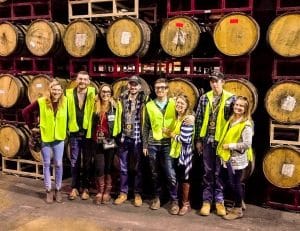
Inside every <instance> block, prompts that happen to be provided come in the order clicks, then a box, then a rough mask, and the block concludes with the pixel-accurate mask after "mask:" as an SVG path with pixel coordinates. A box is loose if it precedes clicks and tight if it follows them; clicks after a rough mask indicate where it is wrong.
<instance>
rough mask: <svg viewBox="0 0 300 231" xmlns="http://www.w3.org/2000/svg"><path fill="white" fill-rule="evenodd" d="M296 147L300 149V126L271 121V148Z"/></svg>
mask: <svg viewBox="0 0 300 231" xmlns="http://www.w3.org/2000/svg"><path fill="white" fill-rule="evenodd" d="M280 144H284V145H294V146H299V147H300V125H299V124H280V123H277V122H276V121H274V120H271V121H270V146H271V147H274V146H276V145H280Z"/></svg>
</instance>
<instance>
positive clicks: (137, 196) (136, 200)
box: [134, 193, 143, 207]
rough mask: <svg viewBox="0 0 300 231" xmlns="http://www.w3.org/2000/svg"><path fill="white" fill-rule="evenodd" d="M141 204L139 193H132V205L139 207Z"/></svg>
mask: <svg viewBox="0 0 300 231" xmlns="http://www.w3.org/2000/svg"><path fill="white" fill-rule="evenodd" d="M142 204H143V200H142V197H141V195H140V194H138V193H136V194H135V195H134V206H135V207H141V206H142Z"/></svg>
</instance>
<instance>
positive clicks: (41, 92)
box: [27, 74, 51, 103]
mask: <svg viewBox="0 0 300 231" xmlns="http://www.w3.org/2000/svg"><path fill="white" fill-rule="evenodd" d="M50 82H51V77H50V76H48V75H44V74H40V75H36V76H34V77H33V78H32V79H31V80H30V82H29V85H28V91H27V95H28V99H29V101H30V102H31V103H32V102H34V101H36V100H37V99H38V98H40V97H42V96H49V84H50Z"/></svg>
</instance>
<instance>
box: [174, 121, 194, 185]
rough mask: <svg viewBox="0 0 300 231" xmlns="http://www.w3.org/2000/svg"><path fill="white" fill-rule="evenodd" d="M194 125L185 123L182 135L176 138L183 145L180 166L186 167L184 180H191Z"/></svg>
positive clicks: (182, 127)
mask: <svg viewBox="0 0 300 231" xmlns="http://www.w3.org/2000/svg"><path fill="white" fill-rule="evenodd" d="M193 131H194V125H186V124H185V123H184V122H183V123H182V125H181V127H180V135H176V136H175V140H176V141H177V142H180V143H181V144H182V146H181V150H180V156H179V164H181V165H183V166H185V171H184V179H186V180H187V179H188V178H189V172H190V170H191V168H192V157H193V151H192V142H193Z"/></svg>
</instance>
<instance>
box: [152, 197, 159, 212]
mask: <svg viewBox="0 0 300 231" xmlns="http://www.w3.org/2000/svg"><path fill="white" fill-rule="evenodd" d="M159 208H160V200H159V197H155V198H154V199H153V200H152V202H151V206H150V209H153V210H157V209H159Z"/></svg>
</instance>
